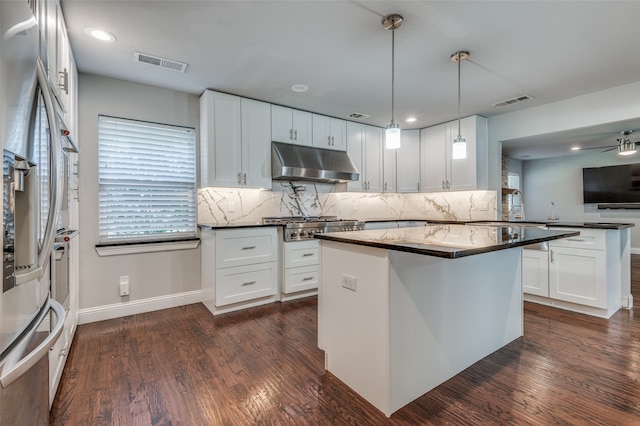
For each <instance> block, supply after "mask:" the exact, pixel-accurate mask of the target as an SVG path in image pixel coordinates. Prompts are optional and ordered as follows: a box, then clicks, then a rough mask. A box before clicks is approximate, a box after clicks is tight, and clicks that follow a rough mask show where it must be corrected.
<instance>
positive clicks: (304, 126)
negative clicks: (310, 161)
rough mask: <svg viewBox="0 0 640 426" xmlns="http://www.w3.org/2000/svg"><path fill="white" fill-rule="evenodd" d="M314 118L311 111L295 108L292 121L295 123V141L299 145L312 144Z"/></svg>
mask: <svg viewBox="0 0 640 426" xmlns="http://www.w3.org/2000/svg"><path fill="white" fill-rule="evenodd" d="M312 122H313V120H312V118H311V113H310V112H306V111H300V110H297V109H294V110H293V113H292V123H293V143H295V144H297V145H306V146H311V145H312V133H311V129H312V127H313V124H312Z"/></svg>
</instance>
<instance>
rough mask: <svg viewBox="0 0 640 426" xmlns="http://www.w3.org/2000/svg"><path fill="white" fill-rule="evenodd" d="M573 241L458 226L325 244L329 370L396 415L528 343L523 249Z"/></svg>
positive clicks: (321, 333)
mask: <svg viewBox="0 0 640 426" xmlns="http://www.w3.org/2000/svg"><path fill="white" fill-rule="evenodd" d="M575 235H578V232H571V231H548V230H542V229H537V228H520V227H494V226H469V225H467V226H465V225H455V224H439V225H427V226H421V227H415V228H399V229H398V228H394V229H382V230H369V231H353V232H339V233H330V234H324V235H317V236H316V238H319V239H320V240H321V265H322V270H321V285H320V292H319V299H318V315H319V318H318V344H319V347H320V348H321V349H323V350H324V351H325V368H326V369H327V370H328V371H329V372H331V373H332V374H334V375H335V376H336V377H338V378H339V379H340V380H342V381H343V382H344V383H346V384H347V385H348V386H350V387H351V388H352V389H353V390H355V391H356V392H357V393H358V394H360V395H361V396H362V397H364V398H365V399H366V400H368V401H369V402H370V403H371V404H373V405H374V406H375V407H376V408H378V409H379V410H380V411H382V412H383V413H384V414H385V415H387V416H391V414H392V413H393V412H395V411H397V410H398V409H400V408H401V407H403V406H404V405H406V404H408V403H409V402H411V401H413V400H414V399H416V398H418V397H419V396H420V395H422V394H424V393H426V392H428V391H429V390H431V389H433V388H434V387H436V386H437V385H439V384H441V383H443V382H444V381H446V380H447V379H449V378H451V377H453V376H454V375H456V374H458V373H459V372H461V371H462V370H464V369H465V368H467V367H469V366H470V365H472V364H473V363H475V362H477V361H478V360H480V359H482V358H483V357H485V356H487V355H489V354H490V353H492V352H494V351H496V350H498V349H500V348H501V347H503V346H504V345H506V344H507V343H509V342H511V341H513V340H515V339H517V338H518V337H520V336H522V334H523V301H522V256H521V248H522V246H524V245H527V244H533V243H537V242H543V241H549V240H553V239H559V238H566V237H569V236H575Z"/></svg>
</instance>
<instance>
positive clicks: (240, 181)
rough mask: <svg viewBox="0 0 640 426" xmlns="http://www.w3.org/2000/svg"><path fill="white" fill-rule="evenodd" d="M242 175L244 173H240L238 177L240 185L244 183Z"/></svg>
mask: <svg viewBox="0 0 640 426" xmlns="http://www.w3.org/2000/svg"><path fill="white" fill-rule="evenodd" d="M241 175H242V173H238V176H237V177H238V179H237V180H238V185H241V184H242V177H241Z"/></svg>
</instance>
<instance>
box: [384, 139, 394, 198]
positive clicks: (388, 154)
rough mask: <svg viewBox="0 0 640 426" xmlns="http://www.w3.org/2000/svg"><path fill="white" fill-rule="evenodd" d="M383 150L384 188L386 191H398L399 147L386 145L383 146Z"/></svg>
mask: <svg viewBox="0 0 640 426" xmlns="http://www.w3.org/2000/svg"><path fill="white" fill-rule="evenodd" d="M382 152H383V161H382V163H383V176H384V180H383V184H382V190H383V191H384V192H396V185H397V176H398V172H397V165H396V163H397V158H398V150H397V149H384V145H383V148H382Z"/></svg>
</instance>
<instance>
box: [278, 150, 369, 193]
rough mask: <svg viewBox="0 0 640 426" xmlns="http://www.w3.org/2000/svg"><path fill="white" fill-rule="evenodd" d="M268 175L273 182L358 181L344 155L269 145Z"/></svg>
mask: <svg viewBox="0 0 640 426" xmlns="http://www.w3.org/2000/svg"><path fill="white" fill-rule="evenodd" d="M271 175H272V179H274V180H305V181H314V182H327V183H336V182H348V181H352V180H358V179H359V178H360V172H358V170H357V169H356V166H354V165H353V162H351V159H350V158H349V156H348V155H347V153H346V152H344V151H334V150H332V149H324V148H314V147H310V146H303V145H293V144H288V143H281V142H272V143H271Z"/></svg>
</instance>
